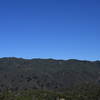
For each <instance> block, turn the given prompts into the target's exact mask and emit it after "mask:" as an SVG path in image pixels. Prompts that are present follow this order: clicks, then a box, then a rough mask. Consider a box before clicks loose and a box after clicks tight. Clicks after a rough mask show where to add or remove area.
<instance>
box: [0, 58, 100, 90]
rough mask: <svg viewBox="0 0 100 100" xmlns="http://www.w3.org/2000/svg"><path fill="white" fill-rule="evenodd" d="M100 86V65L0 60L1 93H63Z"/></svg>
mask: <svg viewBox="0 0 100 100" xmlns="http://www.w3.org/2000/svg"><path fill="white" fill-rule="evenodd" d="M99 82H100V61H81V60H75V59H70V60H54V59H22V58H0V91H3V90H6V89H10V90H13V91H16V90H28V89H33V90H34V89H40V90H57V91H59V90H62V89H66V88H72V87H75V86H78V85H80V84H87V83H88V84H89V83H93V84H99Z"/></svg>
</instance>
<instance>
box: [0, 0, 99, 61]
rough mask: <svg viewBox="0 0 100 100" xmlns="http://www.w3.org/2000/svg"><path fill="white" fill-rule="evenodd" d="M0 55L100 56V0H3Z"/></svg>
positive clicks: (57, 57) (78, 57)
mask: <svg viewBox="0 0 100 100" xmlns="http://www.w3.org/2000/svg"><path fill="white" fill-rule="evenodd" d="M0 57H23V58H54V59H82V60H99V59H100V0H0Z"/></svg>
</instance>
